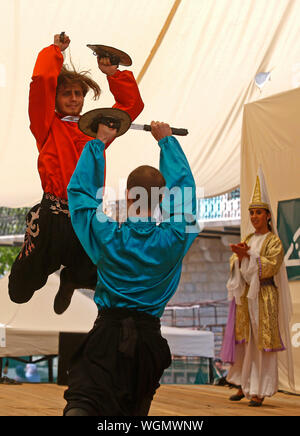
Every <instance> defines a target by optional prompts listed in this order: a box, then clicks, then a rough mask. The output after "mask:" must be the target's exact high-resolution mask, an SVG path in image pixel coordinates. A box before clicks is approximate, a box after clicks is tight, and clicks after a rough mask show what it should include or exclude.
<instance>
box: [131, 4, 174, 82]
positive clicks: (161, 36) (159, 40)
mask: <svg viewBox="0 0 300 436" xmlns="http://www.w3.org/2000/svg"><path fill="white" fill-rule="evenodd" d="M180 3H181V0H175V1H174V4H173V6H172V9H171V11H170V13H169V15H168V17H167V19H166V21H165V23H164V25H163V27H162V29H161V31H160V34H159V35H158V38H157V39H156V41H155V44H154V46H153V47H152V50H151V52H150V54H149V56H148V58H147V59H146V62H145V63H144V65H143V67H142V69H141V71H140V73H139V75H138V77H137V80H136V81H137V83H138V84H139V83H140V81H141V80H142V78H143V76H144V74H145V73H146V71H147V70H148V67H149V65H150V64H151V62H152V59H153V58H154V56H155V54H156V52H157V50H158V49H159V46H160V44H161V43H162V41H163V39H164V37H165V34H166V33H167V31H168V29H169V27H170V24H171V23H172V20H173V18H174V15H175V13H176V11H177V9H178V7H179V5H180Z"/></svg>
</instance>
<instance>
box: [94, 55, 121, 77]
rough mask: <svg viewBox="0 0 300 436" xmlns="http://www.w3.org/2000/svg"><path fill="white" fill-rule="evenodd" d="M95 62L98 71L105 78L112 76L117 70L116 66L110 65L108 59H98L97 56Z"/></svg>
mask: <svg viewBox="0 0 300 436" xmlns="http://www.w3.org/2000/svg"><path fill="white" fill-rule="evenodd" d="M97 62H98V67H99V69H100V70H101V71H102V73H104V74H106V75H107V76H113V75H114V74H115V72H116V71H117V69H118V65H112V64H111V62H110V59H109V58H108V57H106V58H99V56H97Z"/></svg>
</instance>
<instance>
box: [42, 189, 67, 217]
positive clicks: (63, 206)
mask: <svg viewBox="0 0 300 436" xmlns="http://www.w3.org/2000/svg"><path fill="white" fill-rule="evenodd" d="M44 198H45V199H46V200H50V201H51V203H53V204H51V206H50V207H49V209H50V210H51V211H52V213H54V214H55V215H58V214H59V213H64V214H65V215H68V217H69V218H70V217H71V215H70V211H69V203H68V200H64V199H63V198H58V197H55V195H53V194H49V193H45V195H44Z"/></svg>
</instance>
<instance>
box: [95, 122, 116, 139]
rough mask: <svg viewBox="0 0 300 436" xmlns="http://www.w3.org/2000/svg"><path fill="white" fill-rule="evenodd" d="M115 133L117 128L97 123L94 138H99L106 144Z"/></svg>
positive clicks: (113, 137)
mask: <svg viewBox="0 0 300 436" xmlns="http://www.w3.org/2000/svg"><path fill="white" fill-rule="evenodd" d="M116 134H117V129H111V128H110V127H108V126H105V124H99V125H98V131H97V135H96V138H97V139H100V141H102V142H103V143H104V144H107V143H108V142H111V141H112V140H113V139H115V137H116Z"/></svg>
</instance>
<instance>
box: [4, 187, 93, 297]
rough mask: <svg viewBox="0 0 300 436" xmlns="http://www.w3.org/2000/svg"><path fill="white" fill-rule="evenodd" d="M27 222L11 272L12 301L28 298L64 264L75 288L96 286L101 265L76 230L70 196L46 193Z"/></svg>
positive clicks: (28, 215)
mask: <svg viewBox="0 0 300 436" xmlns="http://www.w3.org/2000/svg"><path fill="white" fill-rule="evenodd" d="M26 225H27V228H26V234H25V237H24V244H23V246H22V249H21V252H20V253H19V254H18V256H17V258H16V259H15V261H14V263H13V265H12V268H11V272H10V276H9V295H10V298H11V300H12V301H14V302H16V303H25V302H26V301H28V300H29V299H30V298H31V296H32V295H33V293H34V291H36V290H38V289H40V288H42V287H43V286H44V285H45V284H46V282H47V279H48V276H49V275H50V274H52V273H54V272H55V271H57V270H58V269H60V267H61V266H62V265H63V266H65V268H64V270H65V272H64V277H65V279H66V281H67V282H70V283H72V285H73V288H74V289H78V288H87V289H95V287H96V283H97V268H96V266H95V265H93V263H92V261H91V260H90V258H89V257H88V256H87V254H86V253H85V251H84V249H83V247H82V245H81V244H80V242H79V240H78V238H77V236H76V234H75V232H74V230H73V227H72V223H71V218H70V212H69V208H68V202H67V201H66V200H62V199H58V198H57V197H55V196H53V195H51V194H44V196H43V199H42V201H41V203H39V204H37V205H36V206H34V207H33V208H32V209H31V210H30V211H29V212H28V214H27V217H26Z"/></svg>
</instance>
